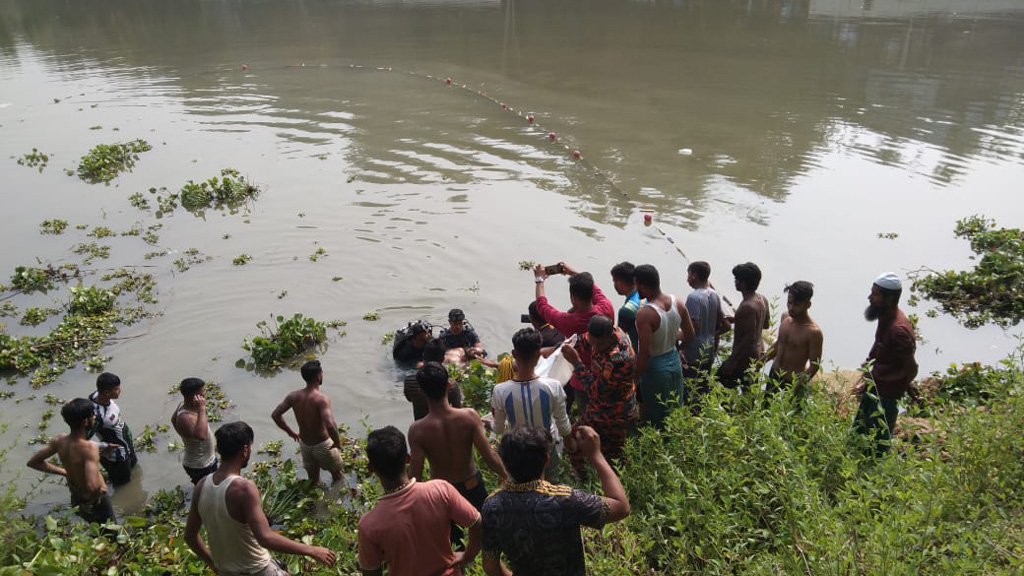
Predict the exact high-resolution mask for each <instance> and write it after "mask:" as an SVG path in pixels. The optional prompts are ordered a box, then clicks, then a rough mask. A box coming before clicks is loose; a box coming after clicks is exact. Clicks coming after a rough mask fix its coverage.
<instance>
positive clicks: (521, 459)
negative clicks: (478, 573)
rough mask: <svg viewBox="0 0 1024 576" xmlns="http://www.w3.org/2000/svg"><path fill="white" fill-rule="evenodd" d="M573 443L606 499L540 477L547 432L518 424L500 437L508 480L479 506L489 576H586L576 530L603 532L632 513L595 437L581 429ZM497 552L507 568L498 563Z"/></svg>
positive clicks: (546, 450)
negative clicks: (587, 528) (595, 472)
mask: <svg viewBox="0 0 1024 576" xmlns="http://www.w3.org/2000/svg"><path fill="white" fill-rule="evenodd" d="M575 438H576V441H577V443H578V444H579V449H580V450H581V451H582V452H583V454H584V455H585V456H586V458H587V460H589V461H590V463H591V465H592V466H593V467H594V470H596V471H597V475H598V477H599V478H600V479H601V489H602V491H603V492H604V496H598V495H596V494H589V493H586V492H583V491H580V490H576V489H574V488H572V487H570V486H559V485H554V484H549V483H548V482H547V481H545V480H544V468H545V467H546V466H547V463H548V458H549V456H548V455H549V453H550V448H551V433H550V432H548V431H547V430H545V429H542V428H529V427H522V428H516V429H514V430H511V431H509V432H507V433H506V434H505V435H504V436H502V438H501V445H500V446H499V448H498V452H499V453H500V454H501V460H502V462H504V464H505V469H506V470H508V473H509V476H511V478H510V479H509V483H507V484H506V485H505V486H504V487H503V488H502V489H501V490H498V491H497V492H495V493H494V494H492V495H491V496H490V497H489V498H488V499H487V500H486V501H485V502H484V506H483V511H482V514H481V516H482V520H483V551H484V555H483V564H484V571H485V572H486V573H487V574H488V576H511V575H514V574H544V575H545V576H585V575H586V572H587V567H586V561H585V560H584V557H583V540H582V538H581V536H580V526H590V527H592V528H600V527H601V526H604V525H605V524H608V523H610V522H618V521H619V520H622V519H623V518H625V517H626V516H629V501H628V500H627V499H626V491H625V490H623V488H622V483H621V482H619V477H618V476H616V475H615V471H614V470H612V468H611V466H609V465H608V462H607V461H606V460H605V459H604V456H602V455H601V440H600V438H599V437H598V435H597V432H595V431H594V429H593V428H591V427H589V426H580V427H578V428H577V429H576V432H575ZM502 555H504V556H505V559H506V560H507V561H508V563H509V565H511V567H512V570H509V569H508V568H506V567H505V565H504V564H502V562H501V556H502Z"/></svg>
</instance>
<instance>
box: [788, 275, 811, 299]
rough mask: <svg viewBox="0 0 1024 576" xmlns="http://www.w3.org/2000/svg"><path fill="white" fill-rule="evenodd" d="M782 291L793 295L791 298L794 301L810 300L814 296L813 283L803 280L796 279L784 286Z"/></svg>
mask: <svg viewBox="0 0 1024 576" xmlns="http://www.w3.org/2000/svg"><path fill="white" fill-rule="evenodd" d="M783 292H786V293H788V294H790V295H791V296H793V300H794V301H796V302H810V301H811V298H813V297H814V284H811V283H810V282H807V281H805V280H797V281H796V282H793V283H792V284H790V285H789V286H786V288H785V290H783Z"/></svg>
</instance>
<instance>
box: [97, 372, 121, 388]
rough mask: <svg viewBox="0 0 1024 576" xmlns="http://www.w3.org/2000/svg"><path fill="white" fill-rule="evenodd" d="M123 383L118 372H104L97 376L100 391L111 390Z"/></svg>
mask: <svg viewBox="0 0 1024 576" xmlns="http://www.w3.org/2000/svg"><path fill="white" fill-rule="evenodd" d="M120 385H121V379H120V378H118V377H117V374H112V373H110V372H104V373H103V374H100V375H99V376H97V377H96V389H97V390H99V391H100V392H109V391H111V390H113V389H114V388H117V387H118V386H120Z"/></svg>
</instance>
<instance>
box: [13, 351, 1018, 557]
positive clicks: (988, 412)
mask: <svg viewBox="0 0 1024 576" xmlns="http://www.w3.org/2000/svg"><path fill="white" fill-rule="evenodd" d="M1022 353H1024V350H1019V351H1018V353H1017V354H1016V355H1015V356H1014V357H1012V358H1009V359H1007V360H1006V361H1005V362H1004V363H1003V364H1002V365H1000V366H996V367H975V366H969V367H965V368H963V369H954V370H950V371H949V373H947V374H944V375H941V376H939V377H938V378H937V379H935V380H932V381H930V383H929V386H928V387H926V390H925V391H926V395H925V399H924V401H922V402H921V403H916V404H914V405H912V406H911V407H910V410H909V412H908V414H905V415H902V416H901V419H902V420H903V421H904V422H906V423H915V422H916V423H918V425H917V426H916V427H914V428H913V429H911V427H910V426H905V429H904V432H903V434H902V437H901V438H900V439H899V440H897V441H896V442H895V445H894V447H893V450H892V451H891V453H890V454H889V455H888V456H886V457H883V458H881V459H877V460H876V459H873V458H868V457H865V456H863V453H864V445H863V440H862V439H861V438H859V437H856V436H852V435H851V434H850V417H849V415H848V414H847V412H848V410H849V407H848V404H844V403H843V402H842V394H841V392H839V393H837V392H836V391H834V390H829V389H827V388H826V387H819V388H818V389H816V390H815V391H814V392H813V393H812V394H810V395H809V396H808V397H807V398H806V400H805V402H803V404H802V405H797V404H795V403H793V402H792V401H791V400H790V399H780V400H779V401H777V402H775V403H773V404H772V405H771V407H770V408H768V409H764V410H762V409H760V408H757V409H755V406H760V402H759V399H758V398H756V397H751V396H740V395H737V394H736V393H734V392H731V391H724V390H723V391H721V392H719V393H718V395H716V396H714V397H712V399H711V401H710V402H709V403H708V404H707V405H706V406H705V408H704V410H703V412H702V413H701V415H700V416H697V417H695V416H692V415H690V414H689V413H686V412H678V413H676V414H675V415H674V416H673V417H672V418H671V420H670V422H669V425H668V429H667V430H666V431H665V432H664V433H660V434H656V433H653V432H650V431H648V432H645V433H644V434H642V435H641V436H639V437H638V438H636V439H635V440H634V441H633V442H632V443H631V445H630V447H629V461H628V463H627V464H626V465H625V467H624V468H623V469H622V479H623V483H624V484H625V487H626V490H627V492H628V494H629V497H630V500H631V503H632V506H633V515H632V516H631V517H630V518H629V519H627V520H626V521H625V522H623V523H621V524H618V525H615V526H610V527H607V528H605V529H604V530H603V531H593V530H588V531H586V532H585V539H586V547H587V553H588V560H589V563H590V566H591V572H592V573H593V574H600V575H626V574H673V575H675V574H688V573H694V574H697V573H699V574H777V573H787V574H857V573H864V574H919V573H920V574H1022V573H1024V572H1022V570H1024V569H1022V566H1024V364H1022V358H1021V354H1022ZM481 376H482V373H481V372H478V373H477V375H476V380H475V381H474V382H473V383H472V385H473V386H475V387H477V388H480V387H486V385H487V382H486V378H485V377H484V378H481ZM466 384H467V385H469V384H470V382H468V381H467V382H466ZM346 460H347V462H348V464H349V467H350V469H351V471H352V472H353V474H354V477H355V484H354V485H353V486H352V487H351V490H350V491H349V492H348V493H347V494H344V495H343V497H339V496H338V495H335V496H334V497H332V498H330V499H329V500H328V501H325V499H324V498H323V497H322V496H321V494H320V492H319V491H317V490H316V489H313V488H311V487H309V486H308V485H306V484H305V483H303V482H296V481H295V465H294V463H293V462H292V461H291V460H275V461H272V462H266V463H260V464H257V465H255V466H254V467H253V469H252V471H251V475H252V476H253V477H254V478H255V479H256V481H257V482H258V483H259V484H260V486H261V488H262V491H263V493H264V494H265V502H264V506H265V508H266V509H268V511H269V515H270V516H271V517H272V521H273V522H274V523H276V524H277V525H279V526H280V527H281V528H282V530H283V531H284V532H285V533H286V534H288V535H289V536H292V537H294V538H303V539H307V540H309V539H312V541H314V542H315V543H317V544H319V545H323V546H329V547H331V548H333V549H334V550H336V551H337V552H338V558H339V563H338V565H337V566H336V567H335V568H334V569H330V570H321V569H319V567H316V566H313V565H311V564H309V563H308V562H306V561H305V560H304V559H298V558H295V557H289V558H287V559H288V560H289V561H290V564H291V569H292V572H293V573H303V574H352V573H357V565H356V561H355V541H356V538H355V532H356V522H357V520H358V517H359V514H360V512H361V511H362V510H364V509H366V508H368V507H370V506H372V504H373V502H375V501H376V499H377V497H378V496H379V493H380V492H379V488H378V487H377V486H376V484H375V483H374V482H373V481H372V480H371V479H370V478H368V477H367V476H366V474H365V465H364V462H363V459H362V455H361V447H360V446H359V444H358V443H357V442H354V441H353V442H350V444H349V448H348V453H347V455H346ZM490 485H491V486H493V479H492V480H490ZM592 488H593V487H592ZM20 504H21V503H20V502H19V501H18V499H17V497H16V495H15V494H14V493H13V492H11V491H8V492H6V493H5V494H4V495H3V498H0V507H2V510H3V512H4V515H5V517H6V518H7V521H6V522H5V523H4V524H3V526H2V528H0V566H2V568H0V574H115V573H116V574H166V573H173V574H201V573H204V569H203V566H202V563H201V562H200V561H198V559H196V558H195V557H194V556H193V555H192V554H191V552H190V551H188V549H187V547H186V546H185V543H184V541H183V539H182V533H183V528H184V512H185V509H186V506H185V494H184V493H183V492H182V491H180V490H174V491H169V492H168V491H162V492H159V493H158V494H157V495H156V496H154V497H153V499H152V501H151V503H150V505H149V507H148V508H147V510H146V512H145V514H144V515H142V516H138V517H128V518H126V519H124V523H123V524H124V525H123V527H121V528H120V529H119V533H118V536H117V538H116V541H108V540H107V538H105V537H103V536H101V535H100V534H99V531H98V529H96V528H86V527H85V526H84V525H83V524H81V523H80V522H78V521H76V520H68V518H67V515H66V514H54V515H52V516H49V517H47V518H34V517H21V516H19V514H18V510H19V508H20ZM477 572H479V570H477Z"/></svg>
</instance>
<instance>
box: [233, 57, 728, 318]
mask: <svg viewBox="0 0 1024 576" xmlns="http://www.w3.org/2000/svg"><path fill="white" fill-rule="evenodd" d="M275 68H276V69H294V68H317V69H323V68H339V69H346V70H358V71H365V72H385V73H397V74H403V75H405V76H410V77H412V78H417V79H419V80H427V81H430V82H435V83H443V84H444V85H445V86H446V87H449V88H452V89H455V90H460V91H462V92H464V93H466V94H469V95H470V96H474V97H476V98H481V99H484V100H486V101H488V102H490V103H491V104H494V105H496V106H498V107H500V108H501V110H502V111H503V112H508V113H511V114H513V115H515V116H516V117H518V118H520V119H522V120H525V121H526V122H527V124H528V125H529V126H531V127H535V128H537V129H539V130H540V131H541V132H542V133H543V132H544V131H545V128H544V127H543V125H542V124H541V123H540V122H538V121H537V118H536V117H535V116H534V115H533V114H532V113H529V112H523V110H522V109H519V108H515V107H513V106H510V105H509V104H507V103H505V102H503V101H501V100H499V99H497V98H495V97H494V96H491V95H490V94H489V93H488V92H487V91H485V90H474V89H473V88H472V87H470V86H467V85H466V84H461V83H458V82H455V81H454V80H452V77H451V76H446V77H444V78H442V77H440V76H434V75H433V74H423V73H420V72H414V71H411V70H395V69H394V68H393V67H391V66H363V65H360V64H345V65H333V66H332V65H329V64H317V65H316V66H307V65H306V64H305V63H300V64H287V65H284V66H275V67H271V68H268V69H270V70H273V69H275ZM248 70H249V66H248V65H246V64H242V72H247V71H248ZM218 72H222V71H218ZM547 140H548V141H549V142H550V144H551V145H552V146H558V147H561V149H562V150H563V151H565V153H566V154H567V155H568V156H570V157H571V158H572V159H573V160H574V161H575V162H577V163H579V164H580V165H582V166H584V167H585V168H587V169H588V170H590V172H591V174H593V175H594V176H596V177H597V178H598V179H599V180H601V181H602V182H603V183H604V185H605V186H606V187H607V188H608V189H609V190H612V191H614V192H616V193H618V194H619V195H621V196H622V197H623V198H624V199H626V200H627V201H628V202H630V203H631V204H634V205H638V202H636V201H635V200H634V199H633V198H631V197H630V196H629V194H627V193H626V192H625V191H624V190H623V189H622V188H620V187H619V186H618V185H617V184H616V183H615V181H614V180H612V178H611V176H609V175H608V174H607V173H606V172H605V171H603V170H601V169H600V168H598V167H597V166H594V164H592V163H591V162H589V161H587V160H586V158H584V156H583V154H582V153H581V152H580V151H579V150H578V149H576V148H572V147H570V146H568V145H567V144H565V143H564V142H562V141H561V140H559V138H558V133H557V132H554V131H548V133H547ZM687 152H688V153H690V154H692V151H691V150H689V149H683V150H681V151H680V153H684V155H689V154H686V153H687ZM641 212H643V213H644V224H645V225H648V226H650V225H651V223H652V220H653V218H652V215H651V212H650V211H648V210H643V209H641ZM654 229H655V230H657V231H658V233H659V234H661V236H662V237H663V238H664V239H665V240H666V241H667V242H668V243H669V244H671V245H672V247H673V248H675V250H676V252H678V253H679V255H680V256H682V257H683V259H684V260H686V262H687V263H691V262H693V260H692V259H691V258H690V257H689V256H688V255H687V254H686V252H685V251H684V250H683V248H682V247H681V246H680V245H679V244H678V243H677V242H676V241H675V239H674V238H672V237H671V236H669V235H668V234H667V233H666V232H665V231H664V230H663V229H662V228H661V226H658V225H655V226H654ZM712 288H714V285H712ZM721 297H722V300H723V301H724V302H725V303H726V304H727V305H728V306H729V308H732V309H734V310H735V306H734V305H733V303H732V302H731V301H730V300H729V298H728V297H727V296H725V295H724V294H721Z"/></svg>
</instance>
